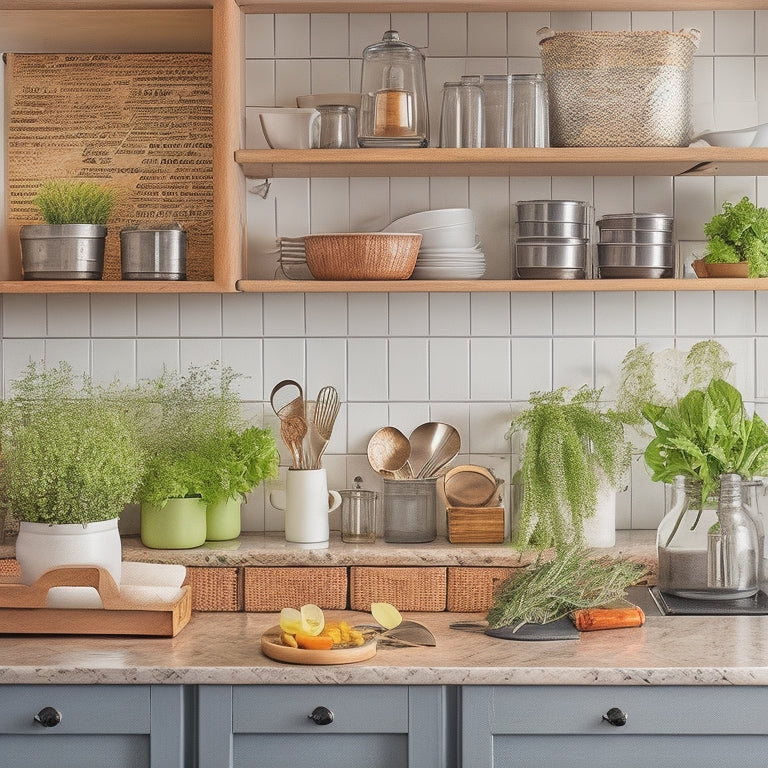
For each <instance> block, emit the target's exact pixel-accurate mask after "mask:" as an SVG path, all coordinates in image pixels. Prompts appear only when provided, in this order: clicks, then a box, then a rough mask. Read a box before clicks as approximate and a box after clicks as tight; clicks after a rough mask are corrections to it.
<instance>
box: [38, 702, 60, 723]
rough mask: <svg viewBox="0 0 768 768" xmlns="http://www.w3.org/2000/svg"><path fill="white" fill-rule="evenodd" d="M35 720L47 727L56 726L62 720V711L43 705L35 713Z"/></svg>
mask: <svg viewBox="0 0 768 768" xmlns="http://www.w3.org/2000/svg"><path fill="white" fill-rule="evenodd" d="M35 722H36V723H40V725H42V726H44V727H45V728H55V727H56V726H57V725H58V724H59V723H60V722H61V712H59V710H58V709H55V708H54V707H43V708H42V709H41V710H40V711H39V712H38V713H37V714H36V715H35Z"/></svg>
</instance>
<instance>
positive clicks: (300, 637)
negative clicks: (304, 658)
mask: <svg viewBox="0 0 768 768" xmlns="http://www.w3.org/2000/svg"><path fill="white" fill-rule="evenodd" d="M296 643H297V645H298V646H299V648H304V649H305V650H308V651H330V650H331V648H333V638H332V637H328V636H326V635H304V634H301V633H300V632H297V633H296Z"/></svg>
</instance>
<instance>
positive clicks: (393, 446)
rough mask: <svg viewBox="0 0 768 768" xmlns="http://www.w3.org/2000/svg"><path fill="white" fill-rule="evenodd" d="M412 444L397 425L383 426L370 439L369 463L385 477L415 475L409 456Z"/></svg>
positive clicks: (408, 476) (409, 476)
mask: <svg viewBox="0 0 768 768" xmlns="http://www.w3.org/2000/svg"><path fill="white" fill-rule="evenodd" d="M410 455H411V444H410V443H409V442H408V438H407V437H406V436H405V435H404V434H403V433H402V432H401V431H400V430H399V429H397V427H382V428H381V429H379V430H377V431H376V432H374V434H373V436H372V437H371V439H370V440H369V441H368V463H369V464H370V465H371V467H372V468H373V469H374V470H375V471H376V472H378V473H379V474H380V475H382V476H383V477H394V478H395V479H398V480H402V479H410V478H412V477H413V472H412V471H411V466H410V464H409V463H408V457H409V456H410Z"/></svg>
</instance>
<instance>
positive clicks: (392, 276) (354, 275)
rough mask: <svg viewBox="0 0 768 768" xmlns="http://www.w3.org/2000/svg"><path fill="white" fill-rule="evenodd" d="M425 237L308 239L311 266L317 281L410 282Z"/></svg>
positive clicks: (373, 235)
mask: <svg viewBox="0 0 768 768" xmlns="http://www.w3.org/2000/svg"><path fill="white" fill-rule="evenodd" d="M420 245H421V235H418V234H410V233H406V234H403V233H399V232H398V233H390V232H350V233H347V234H328V235H307V236H306V237H305V238H304V250H305V253H306V257H307V266H308V267H309V271H310V272H311V273H312V276H313V277H314V278H316V279H317V280H407V279H408V278H409V277H410V276H411V274H412V273H413V268H414V267H415V266H416V258H417V257H418V255H419V246H420Z"/></svg>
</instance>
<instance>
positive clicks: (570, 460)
mask: <svg viewBox="0 0 768 768" xmlns="http://www.w3.org/2000/svg"><path fill="white" fill-rule="evenodd" d="M601 395H602V390H601V389H590V388H589V387H586V386H584V387H581V388H580V389H578V390H577V391H576V392H574V393H573V394H572V395H571V396H570V397H569V396H568V395H567V389H566V388H565V387H563V388H560V389H557V390H554V391H552V392H535V393H533V394H532V395H531V397H530V399H529V401H528V402H529V407H528V408H526V409H525V410H523V411H522V412H521V413H520V414H518V415H517V416H516V417H515V418H514V420H513V421H512V423H511V424H510V427H509V430H508V432H507V434H506V437H507V438H508V439H509V438H510V437H512V435H513V434H515V433H516V432H522V433H524V440H523V448H522V455H521V466H520V469H519V471H518V472H517V473H516V476H515V480H516V481H517V482H516V483H514V484H516V485H518V487H519V488H520V489H521V490H522V494H521V496H522V497H521V498H520V500H519V504H518V505H517V508H516V515H515V517H516V519H515V521H514V525H513V533H512V544H513V545H514V546H516V547H517V548H518V549H525V548H528V547H533V548H535V549H545V548H547V547H551V546H556V547H558V548H559V547H562V546H563V545H565V544H568V543H572V542H581V541H583V540H584V538H585V537H584V531H585V522H586V521H587V520H589V519H590V518H593V517H595V515H596V513H597V512H598V508H599V507H600V506H602V505H604V504H605V503H606V501H605V499H606V498H607V510H608V518H609V519H608V522H607V529H608V530H607V535H608V538H607V539H606V538H605V536H598V537H597V538H596V540H595V541H592V542H588V543H591V544H593V545H594V546H611V545H612V544H613V542H614V540H615V506H614V505H613V504H611V501H613V502H615V490H616V488H618V487H619V485H620V484H621V482H622V479H623V478H624V476H625V473H626V471H627V468H628V467H629V459H630V446H629V443H628V441H627V440H626V439H625V437H624V425H623V423H622V421H621V418H620V417H619V416H618V414H616V413H615V412H614V411H613V410H611V409H608V408H604V407H602V405H601V402H600V397H601Z"/></svg>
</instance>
